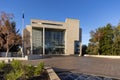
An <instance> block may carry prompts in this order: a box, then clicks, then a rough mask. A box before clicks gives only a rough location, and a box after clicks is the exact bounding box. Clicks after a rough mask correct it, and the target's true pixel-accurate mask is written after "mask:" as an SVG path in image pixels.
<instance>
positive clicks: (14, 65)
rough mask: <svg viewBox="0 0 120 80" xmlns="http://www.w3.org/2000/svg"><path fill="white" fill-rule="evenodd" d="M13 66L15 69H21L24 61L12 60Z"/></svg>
mask: <svg viewBox="0 0 120 80" xmlns="http://www.w3.org/2000/svg"><path fill="white" fill-rule="evenodd" d="M11 66H12V67H13V69H14V70H21V68H22V63H21V62H20V61H18V60H13V61H12V62H11Z"/></svg>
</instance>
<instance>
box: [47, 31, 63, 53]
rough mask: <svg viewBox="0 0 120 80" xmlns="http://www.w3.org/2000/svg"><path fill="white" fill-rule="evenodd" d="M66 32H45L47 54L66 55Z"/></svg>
mask: <svg viewBox="0 0 120 80" xmlns="http://www.w3.org/2000/svg"><path fill="white" fill-rule="evenodd" d="M64 33H65V32H64V30H52V29H46V30H45V53H46V54H64V49H65V39H64Z"/></svg>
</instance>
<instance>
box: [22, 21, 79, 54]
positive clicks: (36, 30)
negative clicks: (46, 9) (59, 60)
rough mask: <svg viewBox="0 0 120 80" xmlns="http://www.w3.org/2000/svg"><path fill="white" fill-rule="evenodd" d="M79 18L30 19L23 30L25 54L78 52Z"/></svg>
mask: <svg viewBox="0 0 120 80" xmlns="http://www.w3.org/2000/svg"><path fill="white" fill-rule="evenodd" d="M79 24H80V23H79V20H76V19H66V21H65V22H57V21H48V20H36V19H32V20H31V24H30V25H27V26H26V28H25V29H24V31H23V41H24V53H25V54H43V55H46V54H65V55H71V54H75V53H79V52H80V42H81V29H80V27H79Z"/></svg>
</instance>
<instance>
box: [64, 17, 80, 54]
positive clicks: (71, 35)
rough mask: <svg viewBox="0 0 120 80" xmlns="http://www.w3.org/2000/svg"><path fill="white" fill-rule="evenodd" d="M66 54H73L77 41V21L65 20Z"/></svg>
mask: <svg viewBox="0 0 120 80" xmlns="http://www.w3.org/2000/svg"><path fill="white" fill-rule="evenodd" d="M66 25H67V28H66V41H65V42H66V54H74V42H75V41H79V20H76V19H66Z"/></svg>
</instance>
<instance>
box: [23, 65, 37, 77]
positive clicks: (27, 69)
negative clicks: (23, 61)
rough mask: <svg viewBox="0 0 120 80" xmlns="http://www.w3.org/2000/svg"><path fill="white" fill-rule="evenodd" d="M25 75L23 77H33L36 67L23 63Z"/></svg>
mask: <svg viewBox="0 0 120 80" xmlns="http://www.w3.org/2000/svg"><path fill="white" fill-rule="evenodd" d="M22 68H23V73H24V74H23V76H22V77H21V78H27V79H28V78H31V77H32V76H33V75H34V71H35V67H34V66H32V65H28V66H26V65H23V67H22Z"/></svg>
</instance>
